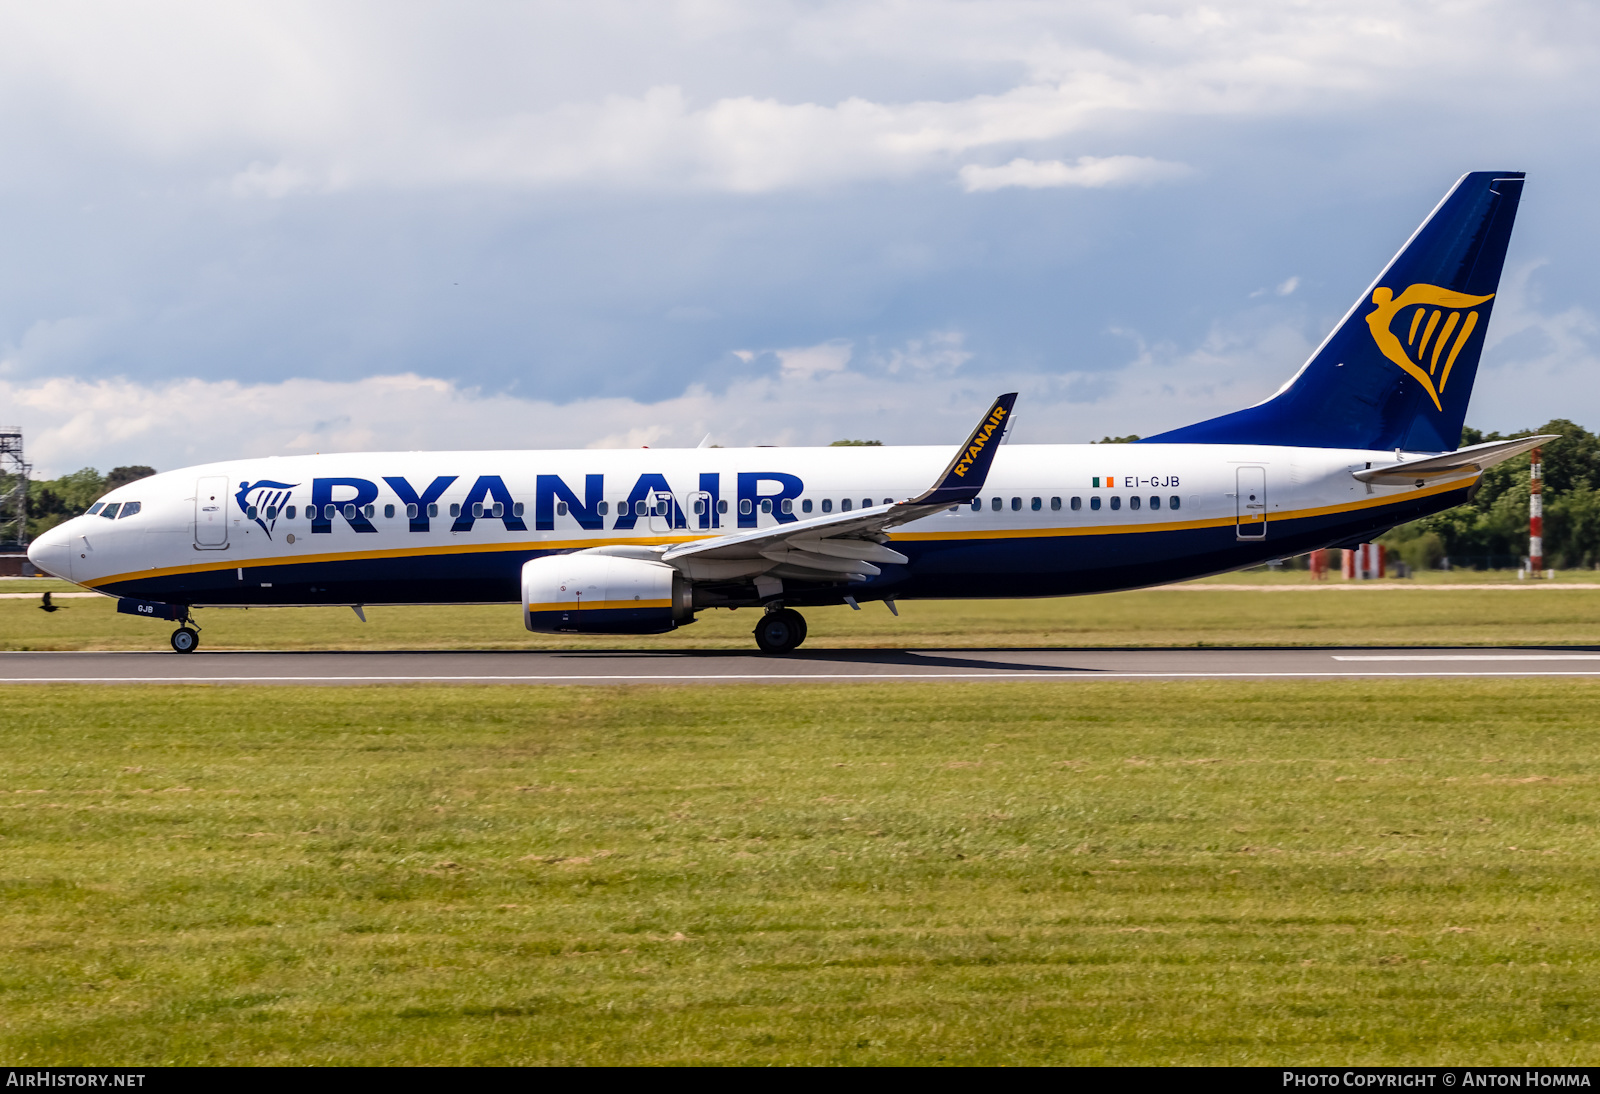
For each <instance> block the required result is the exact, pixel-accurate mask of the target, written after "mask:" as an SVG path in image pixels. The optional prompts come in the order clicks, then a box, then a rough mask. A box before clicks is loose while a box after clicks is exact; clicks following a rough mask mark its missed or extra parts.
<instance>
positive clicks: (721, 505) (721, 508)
mask: <svg viewBox="0 0 1600 1094" xmlns="http://www.w3.org/2000/svg"><path fill="white" fill-rule="evenodd" d="M727 511H728V503H727V502H725V501H719V502H717V512H719V513H726V512H727Z"/></svg>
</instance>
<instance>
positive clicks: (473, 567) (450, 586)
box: [28, 171, 1551, 653]
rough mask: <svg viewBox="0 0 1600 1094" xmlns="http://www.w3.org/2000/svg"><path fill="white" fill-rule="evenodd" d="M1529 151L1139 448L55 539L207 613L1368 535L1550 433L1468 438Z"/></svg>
mask: <svg viewBox="0 0 1600 1094" xmlns="http://www.w3.org/2000/svg"><path fill="white" fill-rule="evenodd" d="M1522 184H1523V175H1522V174H1521V173H1520V172H1496V171H1480V172H1474V173H1472V174H1468V175H1465V176H1463V177H1462V178H1461V179H1460V181H1458V182H1457V183H1456V185H1455V186H1454V187H1453V188H1452V189H1451V190H1450V192H1449V193H1448V194H1447V195H1445V198H1444V200H1443V201H1441V202H1440V203H1439V205H1438V207H1436V208H1435V209H1434V210H1433V212H1432V213H1431V214H1430V215H1429V216H1428V218H1427V219H1426V220H1425V221H1424V222H1423V224H1422V226H1421V227H1420V228H1418V229H1417V232H1416V234H1415V235H1413V236H1412V237H1411V239H1410V240H1409V241H1407V243H1406V244H1405V246H1404V247H1402V248H1401V249H1400V253H1399V254H1398V255H1397V256H1396V257H1395V258H1394V260H1393V261H1391V262H1390V263H1389V265H1388V266H1387V267H1386V268H1385V269H1384V270H1383V272H1382V273H1381V274H1379V275H1378V278H1377V280H1375V281H1374V282H1373V283H1372V285H1371V286H1369V287H1368V288H1367V289H1366V290H1365V291H1364V292H1363V293H1362V294H1361V296H1360V298H1359V299H1358V300H1357V301H1356V303H1355V306H1354V307H1352V308H1351V309H1350V311H1349V312H1348V313H1347V314H1346V315H1345V317H1344V319H1343V320H1342V321H1341V322H1340V323H1339V325H1338V326H1337V327H1336V328H1335V329H1334V331H1333V333H1331V334H1330V335H1328V337H1327V339H1326V340H1325V341H1324V342H1323V343H1322V345H1321V346H1319V347H1318V348H1317V350H1316V352H1315V353H1313V354H1312V355H1311V359H1310V360H1309V361H1307V362H1306V363H1305V365H1304V366H1303V367H1302V368H1301V369H1300V371H1299V372H1298V373H1296V374H1295V375H1294V377H1293V378H1291V379H1290V380H1289V381H1288V383H1286V384H1284V385H1283V387H1282V388H1281V389H1280V390H1279V391H1278V392H1277V393H1276V394H1275V395H1273V396H1272V397H1271V398H1269V399H1267V400H1265V401H1264V402H1261V403H1258V404H1257V405H1255V406H1252V407H1249V408H1247V409H1244V410H1240V411H1236V412H1234V413H1232V414H1226V415H1223V416H1222V417H1220V418H1213V419H1211V420H1209V421H1204V422H1200V423H1198V424H1196V425H1190V426H1186V427H1184V428H1182V429H1176V430H1173V431H1171V432H1168V433H1163V434H1161V435H1160V436H1156V437H1150V438H1148V439H1146V440H1144V441H1141V442H1139V443H1137V444H1126V445H1116V446H1096V445H1006V446H1004V447H1002V441H1003V439H1004V437H1005V433H1006V430H1007V428H1008V427H1009V425H1010V422H1011V417H1012V407H1013V403H1014V401H1015V399H1016V396H1015V395H1014V394H1013V395H1002V396H1000V397H999V398H998V399H996V400H995V401H994V403H993V404H992V405H991V406H990V407H989V409H988V410H987V411H986V412H985V413H984V415H983V417H982V419H981V420H980V422H979V423H978V426H977V428H976V429H974V430H973V432H972V434H971V436H969V437H968V438H967V440H966V442H965V443H964V444H962V445H961V446H960V447H959V448H957V449H955V450H954V453H953V454H952V451H951V449H949V448H939V447H904V448H873V447H866V448H859V447H857V448H801V449H778V448H745V449H709V448H699V449H692V450H678V451H672V450H662V449H644V450H635V451H565V452H557V451H507V452H431V453H397V452H378V453H360V454H349V455H317V456H282V457H269V458H266V459H256V460H229V461H225V462H221V463H213V464H205V465H202V466H199V467H190V468H185V469H183V470H181V471H168V472H166V473H164V474H160V475H155V476H153V477H151V478H147V479H141V480H140V481H138V482H135V483H131V484H129V485H127V486H123V487H121V488H119V489H117V490H114V491H112V492H111V493H110V494H108V495H107V496H106V497H105V498H104V499H103V500H102V501H100V502H98V503H96V504H95V505H94V507H93V508H91V509H90V510H89V512H88V513H87V514H85V515H84V516H81V517H78V518H76V519H74V520H71V521H68V522H67V523H65V524H63V525H61V526H60V527H57V528H55V529H52V530H51V531H50V532H48V533H46V534H45V535H44V536H42V537H41V538H40V539H39V540H38V541H37V542H36V543H35V544H34V545H33V547H32V548H31V549H30V551H29V552H28V555H29V558H31V559H32V560H33V562H34V564H35V565H37V566H38V567H39V568H40V569H42V570H45V571H47V572H49V573H52V574H54V575H56V576H58V577H61V578H65V579H67V580H69V581H74V582H77V583H78V584H80V585H84V586H87V587H88V588H91V589H96V590H99V591H101V592H105V593H108V594H110V595H113V596H116V597H118V598H120V600H119V604H118V608H119V610H120V611H123V612H127V613H129V614H133V615H142V616H148V617H150V618H153V619H164V620H171V621H175V622H177V623H178V624H179V627H178V629H177V630H175V631H174V632H173V634H172V648H173V649H175V650H177V651H179V652H181V653H188V652H191V651H193V650H194V649H195V648H196V646H197V645H198V643H199V635H198V625H197V624H196V623H195V620H194V609H196V608H200V607H205V606H229V607H240V606H257V605H290V604H299V605H305V604H341V605H349V606H351V607H352V608H354V609H355V610H356V613H357V615H360V616H361V617H362V618H363V619H365V615H364V614H362V609H363V607H364V606H365V605H368V604H463V603H501V602H517V603H519V604H521V606H522V619H523V624H524V625H525V626H526V627H527V628H528V629H529V630H533V631H542V632H548V633H571V634H658V633H662V632H665V631H670V630H673V629H675V628H677V627H682V626H686V625H688V624H690V623H693V622H694V621H695V616H696V613H697V612H701V611H704V610H706V609H708V608H729V609H737V608H750V609H753V610H754V611H755V612H756V614H757V618H758V622H757V623H756V627H755V640H756V644H757V645H758V646H759V647H760V648H761V649H762V650H764V651H766V652H768V653H784V652H787V651H789V650H793V649H794V648H795V647H797V646H798V645H800V643H801V642H802V641H804V639H805V636H806V623H805V618H804V617H803V616H802V615H801V614H800V612H799V611H797V610H796V609H798V608H804V607H808V606H815V605H824V604H849V605H851V606H852V607H858V606H859V605H860V603H861V602H863V601H873V600H881V601H884V602H886V604H887V605H888V607H889V609H890V610H891V611H892V610H894V607H895V601H896V600H910V599H915V598H925V597H939V598H955V597H1037V596H1066V595H1071V594H1076V593H1092V592H1105V591H1108V590H1113V589H1131V588H1138V587H1141V586H1150V585H1160V584H1165V583H1167V582H1173V581H1183V580H1186V579H1188V578H1193V577H1199V576H1201V575H1203V574H1214V573H1221V572H1224V571H1228V570H1236V569H1239V568H1241V567H1246V566H1253V565H1257V564H1259V563H1261V562H1263V561H1266V560H1268V559H1273V558H1280V557H1284V556H1287V555H1294V554H1299V553H1302V552H1305V551H1309V550H1312V549H1314V548H1318V547H1336V546H1340V545H1344V544H1354V543H1358V542H1362V541H1365V540H1369V539H1371V538H1372V537H1374V536H1376V535H1378V534H1379V533H1381V532H1383V531H1384V530H1386V529H1388V528H1391V527H1393V526H1395V525H1397V524H1401V523H1403V522H1405V521H1410V520H1415V519H1417V518H1418V517H1423V516H1427V515H1428V514H1430V513H1437V512H1439V511H1441V510H1444V509H1448V508H1450V507H1451V506H1454V505H1458V504H1460V503H1462V502H1463V501H1466V500H1467V499H1469V498H1470V497H1471V496H1472V494H1473V491H1474V490H1475V489H1476V488H1477V485H1478V482H1479V478H1480V476H1481V474H1482V472H1483V470H1484V469H1485V468H1488V467H1492V466H1494V465H1495V464H1497V463H1500V462H1501V461H1503V460H1506V459H1509V458H1511V457H1512V456H1514V455H1516V454H1517V453H1520V452H1523V451H1526V450H1527V449H1529V448H1532V447H1533V446H1534V445H1536V444H1539V443H1540V442H1541V441H1544V440H1549V439H1551V438H1548V437H1529V438H1524V439H1521V440H1515V441H1499V442H1494V443H1490V444H1480V445H1474V446H1472V447H1469V448H1460V449H1458V448H1457V446H1458V445H1459V444H1460V442H1461V426H1462V421H1463V418H1464V417H1465V415H1466V408H1467V399H1468V396H1469V395H1470V394H1471V392H1472V382H1473V379H1474V377H1475V375H1476V373H1477V371H1478V359H1479V356H1480V354H1481V353H1482V350H1483V340H1484V334H1485V330H1486V328H1487V326H1488V321H1489V313H1490V312H1491V310H1492V309H1493V307H1494V298H1495V293H1496V291H1497V290H1498V287H1499V281H1500V270H1501V267H1502V265H1503V264H1504V261H1505V256H1506V245H1507V243H1508V241H1509V239H1510V236H1511V225H1512V222H1513V220H1515V218H1516V213H1517V203H1518V200H1519V198H1520V197H1521V195H1522Z"/></svg>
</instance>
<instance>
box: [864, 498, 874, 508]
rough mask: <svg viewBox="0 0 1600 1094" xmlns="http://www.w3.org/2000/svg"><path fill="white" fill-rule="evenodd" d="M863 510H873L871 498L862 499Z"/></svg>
mask: <svg viewBox="0 0 1600 1094" xmlns="http://www.w3.org/2000/svg"><path fill="white" fill-rule="evenodd" d="M861 508H863V509H871V508H872V499H871V498H862V499H861Z"/></svg>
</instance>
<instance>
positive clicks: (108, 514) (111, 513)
mask: <svg viewBox="0 0 1600 1094" xmlns="http://www.w3.org/2000/svg"><path fill="white" fill-rule="evenodd" d="M119 508H120V506H119V505H118V504H117V503H116V502H112V503H111V504H110V505H108V506H106V507H105V508H104V509H102V510H100V515H101V516H102V517H105V518H106V519H107V520H116V519H117V510H118V509H119Z"/></svg>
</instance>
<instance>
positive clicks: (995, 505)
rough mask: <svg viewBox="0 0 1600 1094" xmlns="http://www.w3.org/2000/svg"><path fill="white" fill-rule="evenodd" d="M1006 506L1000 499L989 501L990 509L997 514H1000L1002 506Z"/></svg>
mask: <svg viewBox="0 0 1600 1094" xmlns="http://www.w3.org/2000/svg"><path fill="white" fill-rule="evenodd" d="M1004 504H1005V503H1004V502H1003V501H1001V500H1000V499H999V498H992V499H990V501H989V508H990V509H993V510H994V511H995V512H996V513H998V512H999V511H1000V507H1001V506H1002V505H1004Z"/></svg>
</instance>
